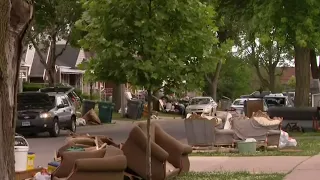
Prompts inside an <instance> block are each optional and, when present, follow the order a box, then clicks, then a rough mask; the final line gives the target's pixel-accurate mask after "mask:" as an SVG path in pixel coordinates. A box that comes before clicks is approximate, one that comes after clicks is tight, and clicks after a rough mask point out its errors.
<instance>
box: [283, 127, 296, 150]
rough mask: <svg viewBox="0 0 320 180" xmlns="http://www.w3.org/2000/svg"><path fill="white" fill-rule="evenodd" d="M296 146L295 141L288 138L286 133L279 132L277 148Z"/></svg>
mask: <svg viewBox="0 0 320 180" xmlns="http://www.w3.org/2000/svg"><path fill="white" fill-rule="evenodd" d="M297 144H298V143H297V141H296V140H295V139H293V138H290V137H289V134H288V133H287V132H285V131H281V134H280V139H279V148H284V147H295V146H297Z"/></svg>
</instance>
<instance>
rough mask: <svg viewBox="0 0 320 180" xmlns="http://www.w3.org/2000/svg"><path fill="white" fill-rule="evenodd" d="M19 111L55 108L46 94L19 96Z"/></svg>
mask: <svg viewBox="0 0 320 180" xmlns="http://www.w3.org/2000/svg"><path fill="white" fill-rule="evenodd" d="M17 104H18V110H29V109H47V108H51V107H53V103H52V101H51V100H50V99H49V96H48V95H45V94H36V93H35V94H19V95H18V100H17Z"/></svg>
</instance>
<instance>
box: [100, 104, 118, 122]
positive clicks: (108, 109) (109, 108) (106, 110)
mask: <svg viewBox="0 0 320 180" xmlns="http://www.w3.org/2000/svg"><path fill="white" fill-rule="evenodd" d="M98 107H99V118H100V121H101V123H111V121H112V112H113V108H114V104H113V103H112V102H98Z"/></svg>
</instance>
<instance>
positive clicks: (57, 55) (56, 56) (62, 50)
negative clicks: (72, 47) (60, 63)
mask: <svg viewBox="0 0 320 180" xmlns="http://www.w3.org/2000/svg"><path fill="white" fill-rule="evenodd" d="M70 34H71V33H69V35H68V38H67V41H66V44H65V45H64V47H63V48H62V49H61V51H60V52H59V53H58V54H56V55H55V56H54V59H57V58H58V57H60V56H61V55H62V54H63V52H64V51H65V50H66V49H67V46H68V45H69V41H70Z"/></svg>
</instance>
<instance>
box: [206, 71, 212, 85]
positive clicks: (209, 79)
mask: <svg viewBox="0 0 320 180" xmlns="http://www.w3.org/2000/svg"><path fill="white" fill-rule="evenodd" d="M205 78H206V80H207V81H208V82H209V84H211V85H212V80H211V78H209V76H208V75H207V74H206V75H205Z"/></svg>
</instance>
